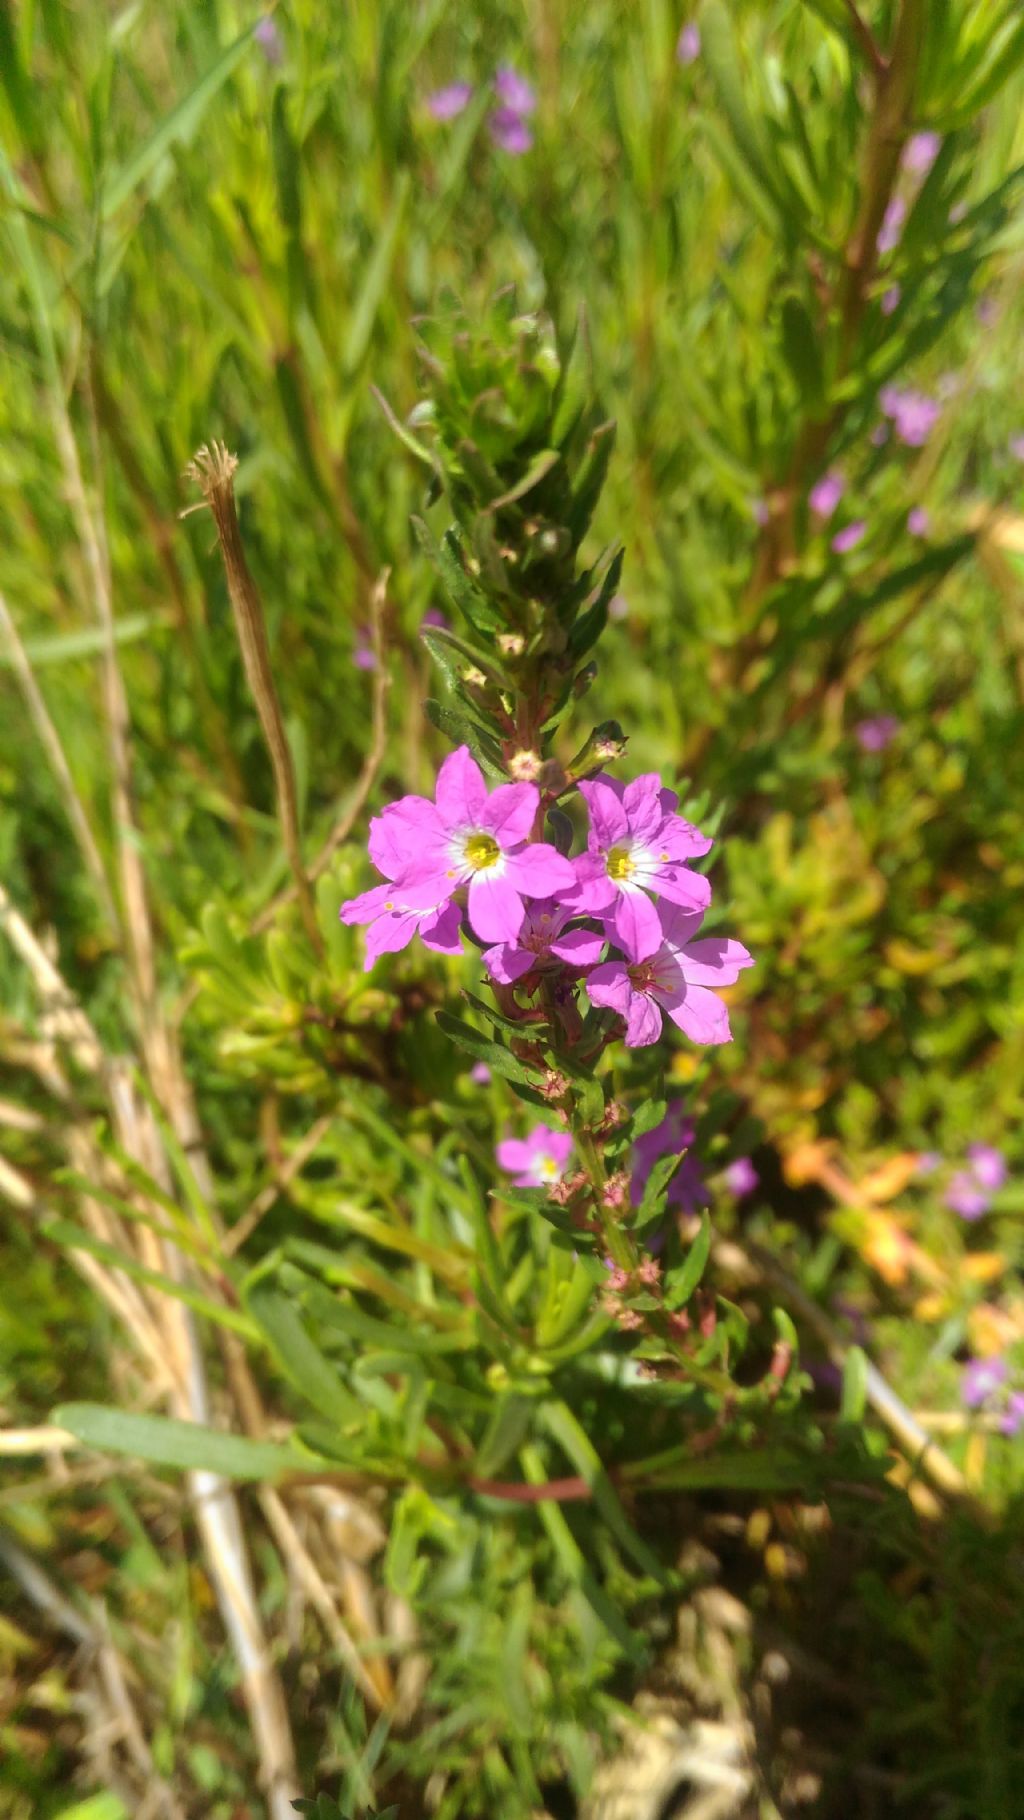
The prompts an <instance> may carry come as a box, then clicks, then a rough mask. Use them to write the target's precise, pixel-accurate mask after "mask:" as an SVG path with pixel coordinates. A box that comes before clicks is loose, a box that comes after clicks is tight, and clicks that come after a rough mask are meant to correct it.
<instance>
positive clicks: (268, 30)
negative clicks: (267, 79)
mask: <svg viewBox="0 0 1024 1820" xmlns="http://www.w3.org/2000/svg"><path fill="white" fill-rule="evenodd" d="M253 37H254V38H255V40H256V42H257V44H258V45H259V47H260V50H261V51H262V52H263V55H264V56H265V58H266V59H267V62H268V63H269V64H270V67H271V69H276V68H277V67H278V65H279V64H281V63H283V62H284V39H283V38H282V36H281V33H280V30H279V28H278V25H277V21H276V20H275V19H271V18H270V16H269V15H268V16H267V18H266V19H261V20H260V22H259V24H258V26H257V27H256V30H255V31H254V32H253Z"/></svg>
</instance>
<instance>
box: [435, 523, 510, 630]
mask: <svg viewBox="0 0 1024 1820" xmlns="http://www.w3.org/2000/svg"><path fill="white" fill-rule="evenodd" d="M412 528H413V530H414V531H415V533H416V537H417V539H418V541H419V544H420V547H421V549H422V550H423V551H424V553H425V555H426V556H427V557H428V558H429V559H430V562H431V563H432V564H433V566H434V568H435V569H436V570H437V573H438V575H439V576H440V577H441V582H442V584H443V586H444V591H445V593H446V594H447V596H448V599H449V600H450V601H451V603H452V606H453V607H455V608H456V609H457V610H458V612H460V613H462V614H464V615H465V617H466V619H468V621H469V623H470V625H471V626H474V627H475V628H476V630H477V631H478V632H502V631H506V630H507V626H506V622H505V620H504V619H503V618H502V616H501V614H500V613H497V612H495V610H494V608H493V607H492V606H491V603H490V601H489V600H488V599H487V596H486V595H485V594H484V593H483V592H482V591H481V589H480V588H478V587H477V585H476V583H475V582H474V581H473V579H472V577H471V576H470V575H469V574H468V573H467V571H466V568H465V565H464V563H463V560H462V544H461V542H460V539H459V535H458V533H457V532H456V531H455V530H454V529H453V528H452V527H449V529H448V530H447V531H446V532H445V534H444V537H443V538H442V540H441V542H440V543H438V542H437V539H436V538H435V537H434V534H433V532H432V531H431V529H430V526H429V525H428V524H427V523H426V522H425V520H424V519H422V518H413V520H412Z"/></svg>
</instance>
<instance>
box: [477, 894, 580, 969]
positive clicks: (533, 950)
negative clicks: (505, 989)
mask: <svg viewBox="0 0 1024 1820" xmlns="http://www.w3.org/2000/svg"><path fill="white" fill-rule="evenodd" d="M572 914H573V913H572V911H571V910H567V909H566V908H565V906H564V905H562V904H557V903H556V902H555V900H554V898H553V897H543V898H540V899H539V900H538V901H537V902H536V903H532V904H527V906H526V915H525V916H524V918H523V926H522V928H521V929H520V931H519V934H518V935H517V937H516V939H515V941H514V942H501V943H499V944H498V946H497V947H496V948H488V949H486V950H485V952H484V966H485V967H486V968H487V971H488V973H489V974H490V976H491V978H492V979H493V980H498V981H499V982H500V984H501V985H503V986H511V985H513V984H514V982H515V981H516V980H518V979H522V977H523V974H524V973H529V971H530V968H531V967H543V966H545V965H546V964H547V965H550V964H551V961H552V958H553V959H554V960H555V961H566V962H568V964H569V966H571V967H592V966H594V964H595V962H597V961H599V960H600V959H601V955H602V952H603V950H604V942H605V938H604V936H603V935H594V934H593V933H592V931H591V930H589V929H566V924H567V923H568V922H570V921H571V919H572Z"/></svg>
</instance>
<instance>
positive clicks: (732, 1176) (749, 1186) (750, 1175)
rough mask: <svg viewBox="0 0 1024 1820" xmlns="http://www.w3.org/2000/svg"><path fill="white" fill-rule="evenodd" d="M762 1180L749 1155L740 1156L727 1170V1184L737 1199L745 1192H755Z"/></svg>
mask: <svg viewBox="0 0 1024 1820" xmlns="http://www.w3.org/2000/svg"><path fill="white" fill-rule="evenodd" d="M760 1180H761V1177H760V1176H759V1175H758V1173H757V1170H756V1169H755V1168H754V1165H753V1163H752V1162H751V1160H750V1158H749V1157H748V1156H738V1157H737V1158H736V1161H735V1162H734V1163H730V1164H729V1167H728V1169H727V1170H726V1172H725V1185H726V1187H727V1188H728V1190H729V1192H730V1194H734V1195H736V1197H737V1199H738V1198H739V1197H740V1196H741V1195H744V1194H753V1192H754V1189H755V1188H756V1187H757V1186H758V1184H759V1183H760Z"/></svg>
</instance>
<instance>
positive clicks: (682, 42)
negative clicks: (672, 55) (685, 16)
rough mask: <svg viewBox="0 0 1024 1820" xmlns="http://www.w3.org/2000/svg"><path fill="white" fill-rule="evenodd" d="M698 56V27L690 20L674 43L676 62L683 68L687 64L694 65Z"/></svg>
mask: <svg viewBox="0 0 1024 1820" xmlns="http://www.w3.org/2000/svg"><path fill="white" fill-rule="evenodd" d="M699 56H700V27H699V26H697V25H695V24H694V23H693V20H692V19H691V20H690V21H689V23H688V24H687V25H684V26H683V29H682V31H681V32H680V34H679V38H678V40H677V42H676V62H677V63H681V64H683V66H684V67H685V66H686V64H688V63H696V61H697V58H698V57H699Z"/></svg>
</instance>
